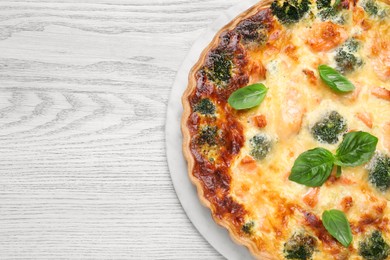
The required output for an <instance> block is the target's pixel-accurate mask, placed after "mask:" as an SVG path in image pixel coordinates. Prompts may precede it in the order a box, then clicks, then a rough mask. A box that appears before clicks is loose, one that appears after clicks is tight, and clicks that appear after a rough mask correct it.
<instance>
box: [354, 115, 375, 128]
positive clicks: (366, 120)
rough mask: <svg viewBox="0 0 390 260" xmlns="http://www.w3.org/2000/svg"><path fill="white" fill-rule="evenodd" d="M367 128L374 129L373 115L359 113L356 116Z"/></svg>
mask: <svg viewBox="0 0 390 260" xmlns="http://www.w3.org/2000/svg"><path fill="white" fill-rule="evenodd" d="M355 116H356V117H357V118H359V119H360V121H362V122H363V123H364V124H365V125H366V126H367V127H369V128H372V115H371V114H370V113H367V112H357V113H356V114H355Z"/></svg>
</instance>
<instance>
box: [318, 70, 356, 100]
mask: <svg viewBox="0 0 390 260" xmlns="http://www.w3.org/2000/svg"><path fill="white" fill-rule="evenodd" d="M318 72H319V73H320V77H321V79H322V80H323V81H324V82H325V84H326V85H328V86H329V87H330V88H331V89H333V90H334V91H336V92H340V93H346V92H350V91H352V90H354V89H355V86H354V85H353V84H352V83H351V82H350V81H349V80H348V79H347V78H346V77H344V76H343V75H341V74H340V73H339V72H338V71H337V70H335V69H333V68H331V67H329V66H327V65H320V66H318Z"/></svg>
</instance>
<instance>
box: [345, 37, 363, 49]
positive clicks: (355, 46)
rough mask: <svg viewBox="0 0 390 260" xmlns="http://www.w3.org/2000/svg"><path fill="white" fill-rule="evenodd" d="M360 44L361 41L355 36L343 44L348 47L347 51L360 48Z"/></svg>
mask: <svg viewBox="0 0 390 260" xmlns="http://www.w3.org/2000/svg"><path fill="white" fill-rule="evenodd" d="M359 46H360V42H359V41H357V40H356V39H354V38H351V39H348V40H347V41H346V42H345V43H344V44H343V46H342V47H343V48H345V49H346V51H348V52H356V51H357V50H358V48H359Z"/></svg>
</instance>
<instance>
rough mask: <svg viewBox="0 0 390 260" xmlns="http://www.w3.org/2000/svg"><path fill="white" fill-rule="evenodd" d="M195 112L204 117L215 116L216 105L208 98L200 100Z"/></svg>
mask: <svg viewBox="0 0 390 260" xmlns="http://www.w3.org/2000/svg"><path fill="white" fill-rule="evenodd" d="M194 111H196V112H199V113H201V114H202V115H213V114H214V113H215V105H214V104H213V102H211V101H210V99H208V98H204V99H202V100H200V101H199V102H198V103H197V104H196V105H195V107H194Z"/></svg>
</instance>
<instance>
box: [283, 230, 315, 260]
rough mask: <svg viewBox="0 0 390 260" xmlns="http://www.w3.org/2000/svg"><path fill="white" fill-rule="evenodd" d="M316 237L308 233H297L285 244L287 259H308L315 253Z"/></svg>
mask: <svg viewBox="0 0 390 260" xmlns="http://www.w3.org/2000/svg"><path fill="white" fill-rule="evenodd" d="M316 243H317V241H316V239H315V238H314V237H312V236H310V235H307V234H301V233H298V234H297V233H296V234H294V235H293V236H292V237H291V238H290V239H289V240H288V241H287V242H286V243H285V244H284V250H283V252H284V255H285V257H286V258H287V259H297V260H307V259H310V258H311V256H312V255H313V252H314V248H315V246H316Z"/></svg>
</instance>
